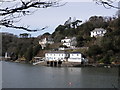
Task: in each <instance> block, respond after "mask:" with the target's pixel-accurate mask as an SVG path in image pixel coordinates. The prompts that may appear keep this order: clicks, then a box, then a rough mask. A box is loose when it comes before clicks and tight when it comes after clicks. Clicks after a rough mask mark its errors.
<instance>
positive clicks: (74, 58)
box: [45, 51, 88, 63]
mask: <svg viewBox="0 0 120 90" xmlns="http://www.w3.org/2000/svg"><path fill="white" fill-rule="evenodd" d="M45 60H46V61H59V60H61V61H68V62H80V63H81V62H87V61H88V60H87V59H85V58H84V57H83V55H82V54H81V53H80V52H70V53H66V52H63V51H54V52H48V53H45Z"/></svg>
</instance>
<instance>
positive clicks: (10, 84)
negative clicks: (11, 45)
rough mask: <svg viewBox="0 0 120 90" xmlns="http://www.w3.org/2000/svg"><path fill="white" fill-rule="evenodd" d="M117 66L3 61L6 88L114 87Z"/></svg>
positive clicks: (115, 84)
mask: <svg viewBox="0 0 120 90" xmlns="http://www.w3.org/2000/svg"><path fill="white" fill-rule="evenodd" d="M112 84H113V85H114V86H116V87H118V69H117V68H111V69H108V68H86V67H85V68H73V67H61V68H60V67H45V66H33V65H29V64H19V63H11V62H7V63H5V62H3V87H4V88H99V87H100V88H114V87H113V86H112Z"/></svg>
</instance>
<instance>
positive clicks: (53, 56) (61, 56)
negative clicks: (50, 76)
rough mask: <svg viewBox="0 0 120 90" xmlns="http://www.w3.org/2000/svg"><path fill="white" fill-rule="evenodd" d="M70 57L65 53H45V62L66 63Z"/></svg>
mask: <svg viewBox="0 0 120 90" xmlns="http://www.w3.org/2000/svg"><path fill="white" fill-rule="evenodd" d="M68 57H69V54H68V53H67V52H64V51H53V52H48V53H45V60H47V61H59V60H61V61H66V60H67V58H68Z"/></svg>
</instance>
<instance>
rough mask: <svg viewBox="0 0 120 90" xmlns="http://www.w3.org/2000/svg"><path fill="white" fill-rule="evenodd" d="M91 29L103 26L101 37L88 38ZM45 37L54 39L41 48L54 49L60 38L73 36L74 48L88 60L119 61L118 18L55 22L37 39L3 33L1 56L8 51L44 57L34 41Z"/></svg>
mask: <svg viewBox="0 0 120 90" xmlns="http://www.w3.org/2000/svg"><path fill="white" fill-rule="evenodd" d="M95 28H104V29H105V30H107V33H106V34H105V36H104V37H98V38H95V37H90V31H92V30H94V29H95ZM46 36H51V37H52V38H53V39H54V42H55V43H54V44H52V45H47V47H46V48H45V50H56V49H57V48H58V47H59V46H60V45H61V43H60V41H61V39H63V38H65V37H66V36H67V37H76V38H77V45H76V47H79V49H77V50H73V51H80V52H82V53H83V54H84V55H85V56H86V57H87V58H88V59H89V62H92V63H93V62H99V63H107V64H109V63H111V62H120V18H114V17H102V16H92V17H90V18H89V20H88V21H86V22H84V23H82V24H81V21H80V20H76V21H72V22H68V21H66V22H65V24H64V25H59V26H58V27H57V28H56V29H55V31H54V32H53V33H52V34H49V33H45V34H43V35H41V36H39V37H38V38H18V37H17V36H15V35H11V34H3V38H2V39H3V40H2V44H3V48H2V55H3V56H4V55H5V52H8V53H10V55H11V56H13V57H14V59H16V58H18V57H19V58H22V57H25V58H26V59H27V60H28V61H30V60H31V59H32V58H33V57H34V56H36V55H37V56H44V55H43V53H42V52H45V51H44V50H41V46H40V45H39V44H38V41H39V40H40V39H42V38H44V37H46Z"/></svg>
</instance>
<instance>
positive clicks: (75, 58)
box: [68, 52, 85, 62]
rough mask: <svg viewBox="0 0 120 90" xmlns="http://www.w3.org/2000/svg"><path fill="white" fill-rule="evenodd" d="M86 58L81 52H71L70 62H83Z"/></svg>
mask: <svg viewBox="0 0 120 90" xmlns="http://www.w3.org/2000/svg"><path fill="white" fill-rule="evenodd" d="M84 60H85V59H84V58H83V57H82V54H81V53H80V52H71V53H69V58H68V62H83V61H84Z"/></svg>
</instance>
